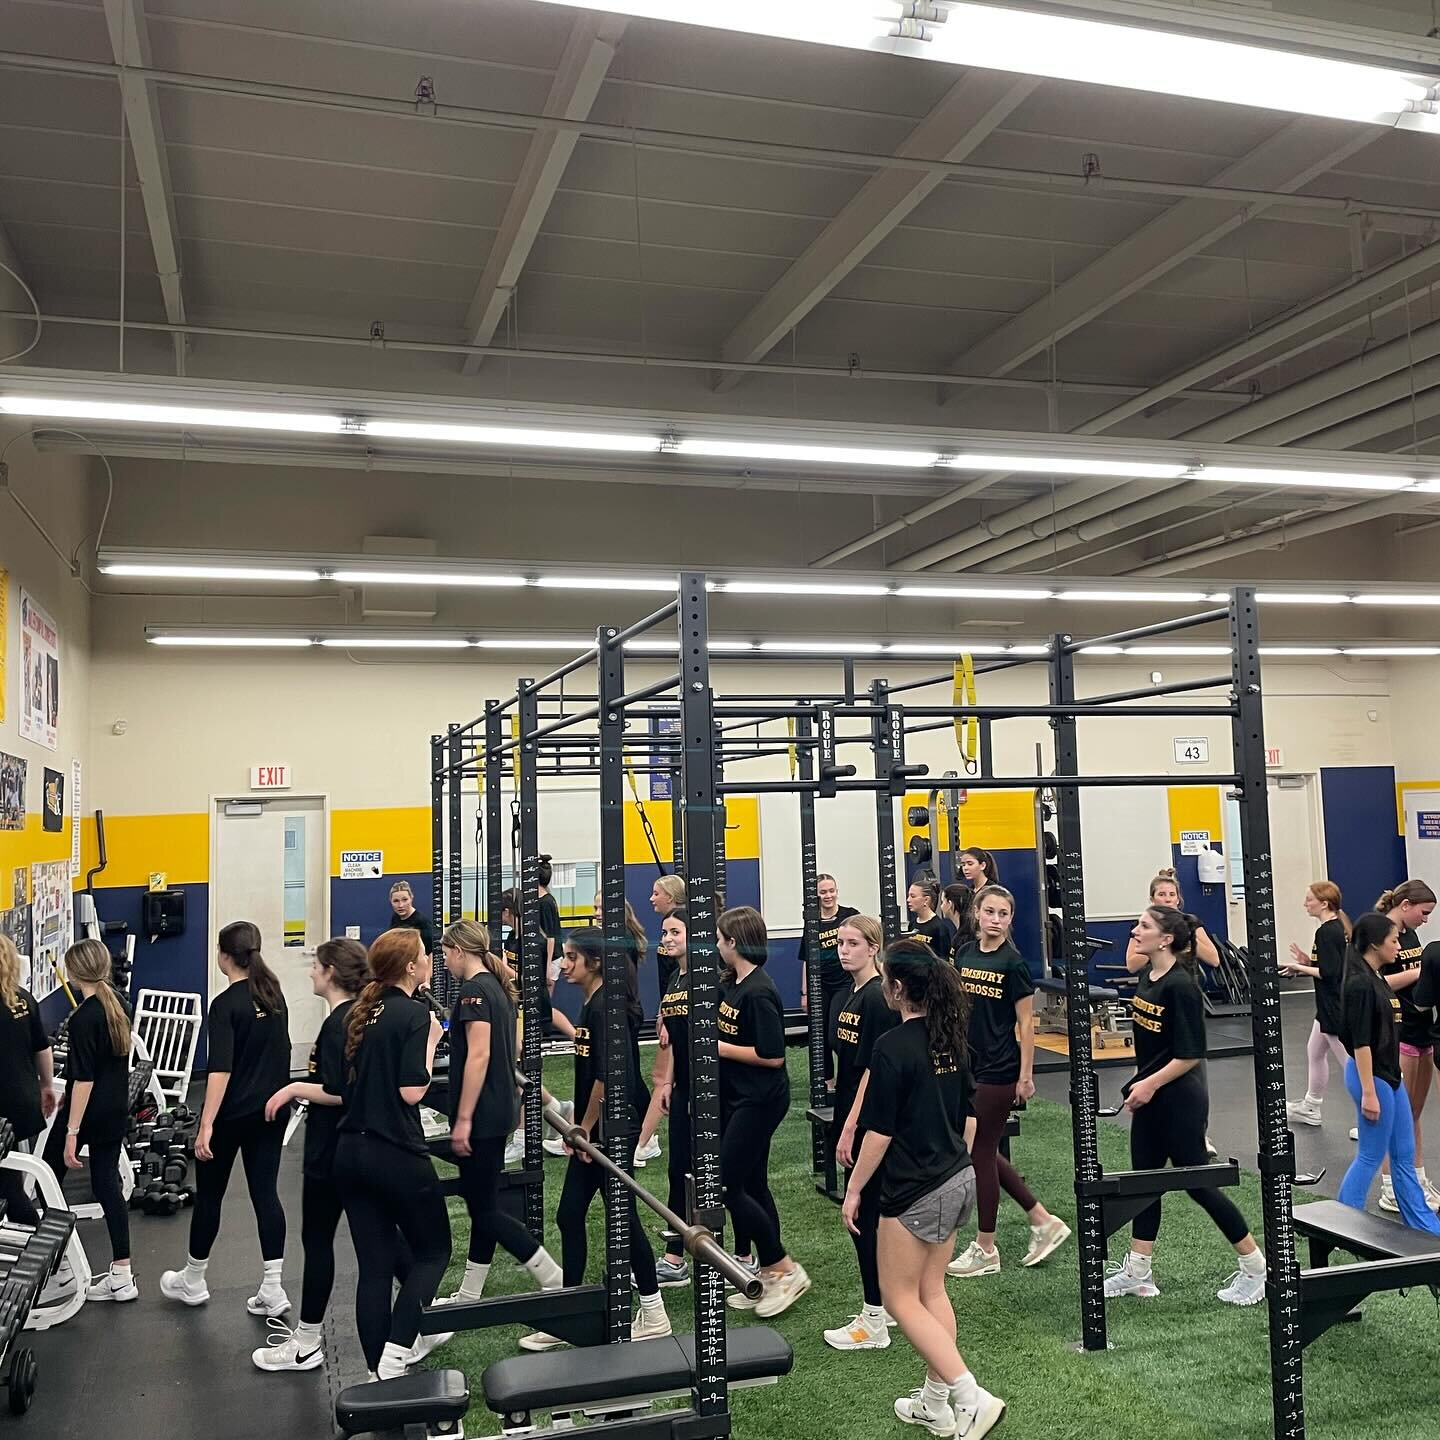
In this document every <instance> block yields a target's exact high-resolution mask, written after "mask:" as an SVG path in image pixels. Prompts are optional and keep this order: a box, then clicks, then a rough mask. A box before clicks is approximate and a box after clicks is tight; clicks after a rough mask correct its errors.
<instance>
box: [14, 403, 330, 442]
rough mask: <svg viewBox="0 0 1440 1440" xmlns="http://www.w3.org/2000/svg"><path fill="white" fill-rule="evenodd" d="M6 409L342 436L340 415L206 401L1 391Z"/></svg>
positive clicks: (57, 416) (75, 417)
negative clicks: (136, 401)
mask: <svg viewBox="0 0 1440 1440" xmlns="http://www.w3.org/2000/svg"><path fill="white" fill-rule="evenodd" d="M0 411H3V412H4V413H5V414H7V415H25V416H30V417H33V418H35V419H52V420H111V421H121V422H123V423H127V424H136V425H179V426H182V427H184V428H189V429H196V430H200V429H219V430H276V431H282V432H286V433H300V434H306V435H338V434H339V433H340V432H341V430H343V429H344V428H345V421H344V419H343V418H342V417H341V416H339V415H302V414H299V413H294V414H292V413H291V412H289V411H287V410H216V409H212V408H210V407H208V406H204V405H131V404H121V403H117V402H113V401H108V400H62V399H54V398H47V397H42V396H30V395H0Z"/></svg>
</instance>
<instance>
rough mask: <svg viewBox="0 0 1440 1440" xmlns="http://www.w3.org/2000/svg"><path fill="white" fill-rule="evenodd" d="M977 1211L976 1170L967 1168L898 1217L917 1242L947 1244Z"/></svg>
mask: <svg viewBox="0 0 1440 1440" xmlns="http://www.w3.org/2000/svg"><path fill="white" fill-rule="evenodd" d="M974 1210H975V1171H974V1170H973V1169H971V1168H970V1167H969V1166H966V1168H965V1169H964V1170H961V1171H960V1172H959V1173H958V1174H956V1175H952V1176H951V1177H950V1178H949V1179H948V1180H947V1181H946V1182H945V1183H944V1184H943V1185H938V1186H936V1188H935V1189H934V1190H931V1191H930V1192H929V1194H927V1195H922V1196H921V1197H920V1198H919V1199H918V1200H917V1201H916V1202H915V1203H914V1204H913V1205H912V1206H911V1207H910V1208H909V1209H908V1210H907V1211H906V1212H905V1213H904V1214H903V1215H901V1216H899V1217H897V1218H898V1219H899V1221H900V1223H901V1224H902V1225H903V1226H904V1227H905V1228H906V1229H907V1230H908V1231H909V1232H910V1233H911V1234H912V1235H914V1236H915V1237H916V1239H918V1240H923V1241H924V1242H925V1243H926V1244H927V1245H943V1244H944V1243H945V1242H946V1241H947V1240H948V1239H949V1238H950V1237H951V1236H952V1235H953V1234H954V1233H955V1232H956V1231H957V1230H958V1229H959V1228H960V1227H961V1226H962V1225H964V1224H965V1223H966V1222H967V1221H968V1220H969V1219H970V1216H971V1215H972V1214H973V1213H974Z"/></svg>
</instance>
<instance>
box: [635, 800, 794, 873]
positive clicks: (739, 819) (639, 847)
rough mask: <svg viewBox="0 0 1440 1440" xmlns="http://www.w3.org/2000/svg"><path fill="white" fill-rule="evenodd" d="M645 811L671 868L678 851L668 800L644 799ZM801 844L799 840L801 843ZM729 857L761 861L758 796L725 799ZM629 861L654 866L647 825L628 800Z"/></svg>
mask: <svg viewBox="0 0 1440 1440" xmlns="http://www.w3.org/2000/svg"><path fill="white" fill-rule="evenodd" d="M640 803H641V805H643V806H644V807H645V814H646V816H647V817H648V818H649V821H650V825H651V828H652V829H653V830H654V832H655V848H656V849H657V850H658V851H659V852H660V859H661V861H662V862H663V864H664V866H665V868H666V869H667V870H669V869H670V868H671V859H672V857H673V856H674V854H675V841H674V833H675V832H674V826H673V825H672V824H671V820H672V811H671V808H670V802H669V801H668V800H642V801H641V802H640ZM797 843H798V842H797ZM725 858H726V859H727V860H758V859H759V858H760V801H759V798H758V797H757V796H754V795H731V796H729V797H728V798H727V799H726V801H725ZM625 863H626V864H627V865H653V864H654V863H655V857H654V856H653V855H652V854H651V853H650V845H649V842H648V841H647V840H646V839H645V827H644V826H643V825H642V824H641V823H640V814H639V812H638V811H637V810H636V808H635V805H634V802H633V801H630V800H627V801H626V802H625Z"/></svg>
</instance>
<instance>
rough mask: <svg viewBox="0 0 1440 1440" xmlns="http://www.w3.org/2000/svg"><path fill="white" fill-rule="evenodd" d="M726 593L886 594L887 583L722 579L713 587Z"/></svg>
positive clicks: (887, 589) (888, 589)
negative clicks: (828, 583)
mask: <svg viewBox="0 0 1440 1440" xmlns="http://www.w3.org/2000/svg"><path fill="white" fill-rule="evenodd" d="M715 588H716V589H717V590H720V591H723V592H724V593H726V594H728V595H888V594H889V593H890V587H889V586H888V585H824V584H816V585H808V584H805V583H803V582H795V583H791V582H790V581H787V580H722V581H720V582H719V584H717V585H716V587H715Z"/></svg>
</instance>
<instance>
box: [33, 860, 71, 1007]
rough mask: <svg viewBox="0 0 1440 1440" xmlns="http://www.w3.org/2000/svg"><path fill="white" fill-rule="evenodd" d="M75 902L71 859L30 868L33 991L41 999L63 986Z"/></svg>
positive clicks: (53, 861)
mask: <svg viewBox="0 0 1440 1440" xmlns="http://www.w3.org/2000/svg"><path fill="white" fill-rule="evenodd" d="M73 905H74V896H73V894H72V893H71V890H70V861H69V859H68V858H67V859H64V860H52V861H50V862H48V863H47V864H44V865H32V866H31V867H30V928H31V931H32V936H31V939H32V944H33V948H32V950H31V955H30V958H31V969H30V980H31V985H30V993H31V994H32V995H34V997H35V998H36V999H37V1000H43V999H44V998H45V997H46V996H47V995H49V994H51V993H53V992H54V991H55V990H57V989H59V987H60V980H59V971H60V962H61V961H62V960H63V959H64V958H65V952H66V951H67V950H68V949H69V948H70V945H71V943H72V941H73V940H74V937H75V913H74V909H73Z"/></svg>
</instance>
